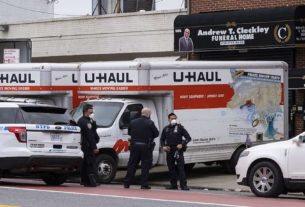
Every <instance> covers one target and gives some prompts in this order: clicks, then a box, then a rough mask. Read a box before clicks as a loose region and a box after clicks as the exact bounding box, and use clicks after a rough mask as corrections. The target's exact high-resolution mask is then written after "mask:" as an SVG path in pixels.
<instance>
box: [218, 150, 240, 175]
mask: <svg viewBox="0 0 305 207" xmlns="http://www.w3.org/2000/svg"><path fill="white" fill-rule="evenodd" d="M244 150H245V148H244V147H240V148H238V149H237V150H235V152H234V153H233V155H232V157H231V159H230V160H228V161H225V163H224V164H223V167H224V168H225V171H226V172H227V173H229V174H235V167H236V165H237V162H238V159H239V156H240V154H241V153H242V152H243V151H244Z"/></svg>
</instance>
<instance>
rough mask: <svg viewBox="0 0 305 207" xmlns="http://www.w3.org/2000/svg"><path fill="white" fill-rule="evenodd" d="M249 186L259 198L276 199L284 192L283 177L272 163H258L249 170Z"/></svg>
mask: <svg viewBox="0 0 305 207" xmlns="http://www.w3.org/2000/svg"><path fill="white" fill-rule="evenodd" d="M249 185H250V188H251V191H252V192H253V193H254V194H255V195H256V196H259V197H277V196H278V195H280V194H281V193H282V192H283V190H284V182H283V175H282V172H281V170H280V169H279V168H278V166H277V165H276V164H274V163H272V162H268V161H264V162H259V163H257V164H256V165H254V166H253V167H252V168H251V169H250V175H249Z"/></svg>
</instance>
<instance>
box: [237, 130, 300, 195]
mask: <svg viewBox="0 0 305 207" xmlns="http://www.w3.org/2000/svg"><path fill="white" fill-rule="evenodd" d="M304 158H305V132H303V133H302V134H300V135H298V136H296V137H294V138H292V139H290V140H286V141H281V142H275V143H270V144H264V145H259V146H255V147H252V148H248V149H246V150H245V151H243V152H242V153H241V155H240V158H239V160H238V163H237V166H236V174H237V183H238V184H240V185H246V186H250V188H251V191H252V192H253V193H254V194H255V195H256V196H260V197H276V196H278V195H280V194H283V193H287V192H305V161H304Z"/></svg>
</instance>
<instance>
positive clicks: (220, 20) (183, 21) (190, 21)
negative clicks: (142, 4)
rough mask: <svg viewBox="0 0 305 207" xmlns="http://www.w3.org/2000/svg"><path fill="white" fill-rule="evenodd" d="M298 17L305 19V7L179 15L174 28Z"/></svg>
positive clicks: (293, 18)
mask: <svg viewBox="0 0 305 207" xmlns="http://www.w3.org/2000/svg"><path fill="white" fill-rule="evenodd" d="M296 16H298V18H300V17H301V16H303V17H305V5H304V6H290V7H276V8H263V9H245V10H236V11H220V12H207V13H199V14H191V15H179V16H177V17H176V19H175V21H174V26H175V27H185V26H188V27H192V26H195V27H196V26H202V25H221V24H223V25H225V24H226V23H227V22H236V23H252V22H272V21H287V20H295V17H296Z"/></svg>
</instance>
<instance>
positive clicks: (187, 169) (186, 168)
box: [184, 163, 195, 173]
mask: <svg viewBox="0 0 305 207" xmlns="http://www.w3.org/2000/svg"><path fill="white" fill-rule="evenodd" d="M194 166H195V163H188V164H184V171H185V173H190V172H191V171H192V169H193V168H194Z"/></svg>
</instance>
